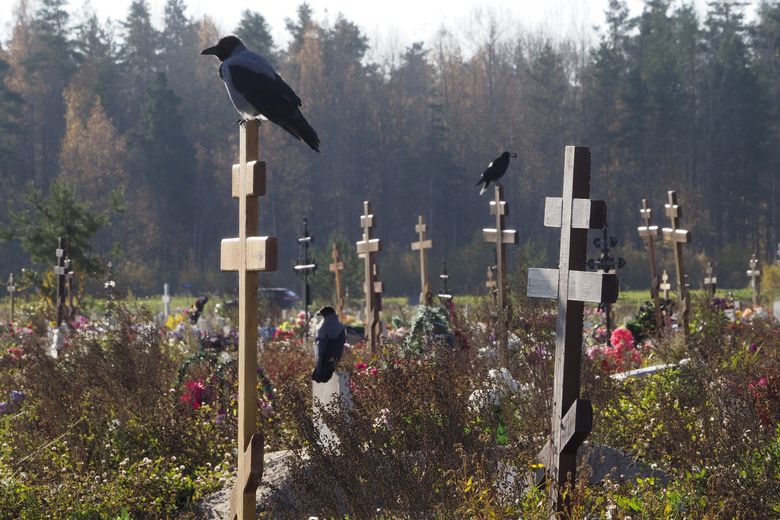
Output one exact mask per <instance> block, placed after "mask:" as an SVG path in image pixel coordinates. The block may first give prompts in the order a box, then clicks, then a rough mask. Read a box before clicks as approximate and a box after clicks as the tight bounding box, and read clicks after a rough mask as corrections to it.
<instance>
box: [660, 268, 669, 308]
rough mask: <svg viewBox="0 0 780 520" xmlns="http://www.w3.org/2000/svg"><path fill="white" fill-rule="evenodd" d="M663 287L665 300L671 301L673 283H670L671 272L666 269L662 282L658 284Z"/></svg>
mask: <svg viewBox="0 0 780 520" xmlns="http://www.w3.org/2000/svg"><path fill="white" fill-rule="evenodd" d="M658 287H659V288H660V289H661V293H662V296H663V299H664V301H665V302H668V301H669V291H670V290H671V289H672V284H670V283H669V274H668V273H667V272H666V269H664V273H663V274H662V275H661V284H660V285H659V286H658Z"/></svg>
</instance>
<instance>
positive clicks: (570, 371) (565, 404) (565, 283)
mask: <svg viewBox="0 0 780 520" xmlns="http://www.w3.org/2000/svg"><path fill="white" fill-rule="evenodd" d="M589 196H590V150H589V149H588V148H584V147H579V146H576V147H575V146H567V147H566V157H565V162H564V171H563V197H547V199H546V201H545V205H544V225H545V226H546V227H557V228H560V230H561V247H560V255H559V258H558V268H557V269H538V268H531V269H529V270H528V296H530V297H534V298H556V299H557V300H558V322H557V332H556V345H555V375H554V381H553V412H552V419H551V431H550V439H549V440H548V442H547V444H546V446H545V447H544V449H543V450H542V451H541V452H540V454H539V457H540V460H541V462H542V464H544V466H545V470H546V473H547V476H548V478H550V479H552V480H553V483H554V484H555V485H553V486H550V493H551V497H550V498H551V499H552V502H553V504H554V505H555V511H553V512H551V516H550V518H558V517H557V516H556V514H557V513H560V512H562V511H564V510H566V509H567V503H568V498H567V497H568V496H570V494H569V495H566V496H564V495H563V491H564V488H565V486H566V485H567V484H570V485H573V483H574V481H575V473H576V469H577V449H578V448H579V446H580V444H582V442H583V441H584V440H585V437H586V436H587V435H588V434H589V433H590V431H591V426H592V420H593V412H592V407H591V403H590V401H589V400H588V399H581V398H580V395H579V394H580V363H581V353H582V324H583V310H584V303H583V302H586V301H588V302H599V303H602V302H610V303H614V302H615V301H616V300H617V293H618V280H617V276H616V275H615V274H612V273H603V272H589V271H585V257H586V254H587V247H588V242H587V241H588V229H600V228H601V227H603V226H604V224H605V223H606V215H607V207H606V204H605V203H604V202H603V201H591V200H590V199H589V198H588V197H589Z"/></svg>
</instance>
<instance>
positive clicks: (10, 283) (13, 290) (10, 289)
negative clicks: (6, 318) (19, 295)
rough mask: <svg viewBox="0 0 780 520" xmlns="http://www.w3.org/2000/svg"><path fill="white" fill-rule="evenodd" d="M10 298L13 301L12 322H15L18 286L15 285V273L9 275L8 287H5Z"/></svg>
mask: <svg viewBox="0 0 780 520" xmlns="http://www.w3.org/2000/svg"><path fill="white" fill-rule="evenodd" d="M5 290H6V291H7V292H8V296H9V298H10V299H11V321H12V322H13V321H14V296H15V294H16V285H14V273H11V274H9V275H8V285H6V286H5Z"/></svg>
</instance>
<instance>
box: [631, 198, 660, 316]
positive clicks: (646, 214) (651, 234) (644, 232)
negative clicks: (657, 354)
mask: <svg viewBox="0 0 780 520" xmlns="http://www.w3.org/2000/svg"><path fill="white" fill-rule="evenodd" d="M652 213H653V210H651V209H650V206H649V205H648V204H647V199H642V207H641V208H640V209H639V215H640V216H641V217H642V220H643V221H644V225H643V226H639V227H637V231H639V236H640V237H642V238H643V239H644V240H645V245H646V246H647V251H648V252H649V253H650V296H651V297H652V298H653V308H654V314H655V322H656V325H657V326H658V330H659V331H660V330H661V329H662V328H663V323H664V318H663V314H662V312H661V302H660V301H659V299H658V283H659V280H658V269H657V268H656V262H655V238H656V237H657V236H658V233H659V231H658V226H652V225H650V220H651V218H652Z"/></svg>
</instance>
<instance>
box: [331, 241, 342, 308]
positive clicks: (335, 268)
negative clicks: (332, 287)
mask: <svg viewBox="0 0 780 520" xmlns="http://www.w3.org/2000/svg"><path fill="white" fill-rule="evenodd" d="M330 256H331V258H333V263H332V264H330V265H329V266H328V269H330V270H331V271H332V272H333V274H334V276H335V278H336V312H337V313H338V315H339V320H342V321H343V320H344V290H343V289H342V288H341V271H343V270H344V262H342V261H341V255H340V254H339V248H338V246H337V245H336V243H335V242H334V243H333V251H332V252H331V254H330Z"/></svg>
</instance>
